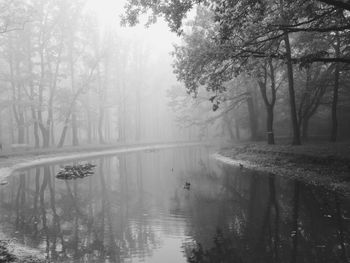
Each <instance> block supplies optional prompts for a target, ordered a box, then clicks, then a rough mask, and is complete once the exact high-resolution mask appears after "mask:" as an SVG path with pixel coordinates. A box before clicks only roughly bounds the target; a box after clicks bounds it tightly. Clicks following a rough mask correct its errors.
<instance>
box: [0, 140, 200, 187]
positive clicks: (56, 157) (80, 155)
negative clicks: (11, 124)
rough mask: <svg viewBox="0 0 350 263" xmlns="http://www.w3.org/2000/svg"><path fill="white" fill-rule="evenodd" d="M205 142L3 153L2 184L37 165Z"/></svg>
mask: <svg viewBox="0 0 350 263" xmlns="http://www.w3.org/2000/svg"><path fill="white" fill-rule="evenodd" d="M203 144H204V143H203V142H166V143H144V144H109V145H93V146H79V147H65V148H60V149H56V148H54V149H39V150H31V151H21V152H8V153H6V152H3V153H1V154H0V184H1V183H4V180H5V179H6V177H8V176H10V175H11V174H12V173H13V172H14V171H16V170H19V169H24V168H29V167H33V166H36V165H41V164H46V163H55V162H61V161H74V160H79V159H87V158H93V157H98V156H104V155H113V154H118V153H126V152H134V151H142V150H150V151H152V150H160V149H166V148H174V147H188V146H197V145H203Z"/></svg>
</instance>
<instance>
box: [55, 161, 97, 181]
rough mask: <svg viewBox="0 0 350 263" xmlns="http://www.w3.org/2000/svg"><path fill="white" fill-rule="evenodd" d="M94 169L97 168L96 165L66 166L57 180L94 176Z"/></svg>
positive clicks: (59, 173)
mask: <svg viewBox="0 0 350 263" xmlns="http://www.w3.org/2000/svg"><path fill="white" fill-rule="evenodd" d="M94 167H96V165H94V164H91V163H86V164H78V165H66V166H65V167H64V168H62V169H61V170H60V171H59V172H58V173H57V175H56V178H58V179H65V180H71V179H78V178H84V177H87V176H90V175H92V174H94V172H93V171H92V169H93V168H94Z"/></svg>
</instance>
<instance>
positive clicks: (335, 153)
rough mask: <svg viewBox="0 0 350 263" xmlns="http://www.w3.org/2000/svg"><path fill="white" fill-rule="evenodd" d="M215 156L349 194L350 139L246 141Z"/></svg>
mask: <svg viewBox="0 0 350 263" xmlns="http://www.w3.org/2000/svg"><path fill="white" fill-rule="evenodd" d="M215 157H216V158H217V159H219V160H221V161H223V162H226V163H230V164H233V165H243V168H249V169H254V170H260V171H264V172H268V173H274V174H276V175H280V176H285V177H288V178H297V179H299V180H301V181H304V182H306V183H311V184H315V185H319V186H321V187H325V188H327V189H329V190H334V191H337V192H339V193H342V194H344V195H349V196H350V142H339V143H313V144H305V145H301V146H291V145H266V144H265V143H245V144H240V145H235V146H234V147H229V148H225V149H222V150H221V151H220V152H219V153H218V154H216V155H215Z"/></svg>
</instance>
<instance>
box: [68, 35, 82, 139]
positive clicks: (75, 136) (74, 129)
mask: <svg viewBox="0 0 350 263" xmlns="http://www.w3.org/2000/svg"><path fill="white" fill-rule="evenodd" d="M73 48H74V35H73V32H71V36H70V49H69V66H70V77H71V89H72V94H74V92H75V72H74V60H73ZM71 115H72V145H73V146H77V145H79V141H78V127H77V116H76V105H75V100H73V105H72V109H71ZM65 127H66V126H65Z"/></svg>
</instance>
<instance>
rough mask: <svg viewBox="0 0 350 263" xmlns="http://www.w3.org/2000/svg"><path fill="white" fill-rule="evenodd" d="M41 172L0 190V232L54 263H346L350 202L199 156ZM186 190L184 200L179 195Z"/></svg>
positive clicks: (160, 155) (152, 156) (145, 157)
mask: <svg viewBox="0 0 350 263" xmlns="http://www.w3.org/2000/svg"><path fill="white" fill-rule="evenodd" d="M94 163H95V164H97V167H96V173H95V175H93V176H91V177H88V178H84V179H81V180H79V179H78V180H74V181H62V180H57V179H56V178H55V176H54V175H55V174H56V172H57V171H58V170H59V165H54V166H44V167H37V168H33V169H30V170H26V171H23V172H21V173H19V174H18V175H15V176H12V177H11V178H10V183H9V185H7V186H6V187H2V188H1V189H0V198H1V199H0V226H1V230H2V231H3V232H5V233H6V234H7V235H8V236H10V237H13V238H16V240H17V241H18V242H20V243H23V244H26V245H28V246H30V247H34V248H37V249H40V250H41V251H42V252H43V253H45V254H46V255H47V258H48V259H49V260H50V261H52V262H152V263H153V262H162V263H163V262H192V263H194V262H203V263H206V262H215V263H216V262H252V263H253V262H276V263H277V262H288V263H289V262H293V263H294V262H348V260H349V243H350V242H349V241H350V240H349V239H350V237H349V223H350V221H349V218H350V214H349V208H350V207H349V200H346V199H344V198H343V197H342V196H339V195H336V194H334V193H332V192H328V191H325V190H323V189H318V188H315V187H311V186H307V185H304V184H301V183H299V182H293V181H285V180H283V179H281V178H278V177H275V176H273V175H263V174H259V173H256V172H252V171H248V170H240V169H239V168H238V169H237V168H233V167H228V166H224V165H220V164H217V163H215V162H213V161H212V160H210V159H209V156H208V154H207V152H206V150H205V149H199V148H189V149H182V150H166V151H159V152H139V153H134V154H125V155H120V156H114V157H105V158H100V159H97V160H94ZM185 182H189V183H191V188H190V190H186V189H183V186H184V184H185Z"/></svg>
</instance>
